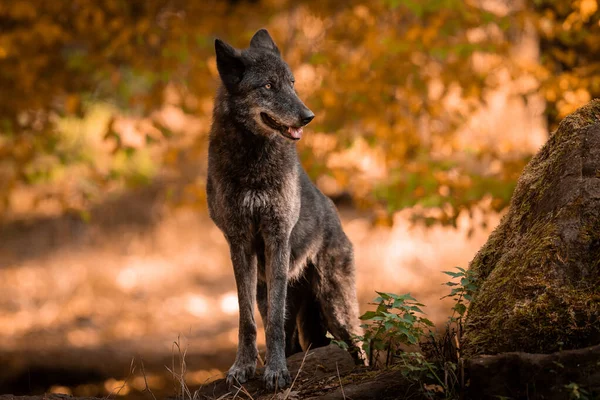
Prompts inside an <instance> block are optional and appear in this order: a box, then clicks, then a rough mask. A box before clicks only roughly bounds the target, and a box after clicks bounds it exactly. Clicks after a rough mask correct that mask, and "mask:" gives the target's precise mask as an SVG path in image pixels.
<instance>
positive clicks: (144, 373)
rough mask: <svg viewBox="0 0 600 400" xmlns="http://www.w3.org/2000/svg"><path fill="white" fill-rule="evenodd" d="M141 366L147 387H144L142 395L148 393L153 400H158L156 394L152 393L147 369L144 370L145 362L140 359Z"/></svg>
mask: <svg viewBox="0 0 600 400" xmlns="http://www.w3.org/2000/svg"><path fill="white" fill-rule="evenodd" d="M140 366H141V368H142V376H143V377H144V385H145V386H146V387H144V390H142V393H145V392H148V393H150V396H152V398H153V399H154V400H156V396H155V395H154V393H152V390H151V389H150V386H148V379H147V377H146V369H145V368H144V360H143V359H141V358H140Z"/></svg>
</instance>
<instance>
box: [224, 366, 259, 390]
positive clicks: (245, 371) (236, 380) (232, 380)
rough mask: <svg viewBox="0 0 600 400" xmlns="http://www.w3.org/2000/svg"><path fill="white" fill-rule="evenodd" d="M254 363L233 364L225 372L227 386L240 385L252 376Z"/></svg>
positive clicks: (254, 369)
mask: <svg viewBox="0 0 600 400" xmlns="http://www.w3.org/2000/svg"><path fill="white" fill-rule="evenodd" d="M254 372H256V361H255V362H254V363H248V364H242V363H235V364H233V365H232V366H231V368H229V371H228V372H227V386H232V385H240V384H242V383H244V382H246V381H247V380H248V379H250V378H252V377H253V376H254Z"/></svg>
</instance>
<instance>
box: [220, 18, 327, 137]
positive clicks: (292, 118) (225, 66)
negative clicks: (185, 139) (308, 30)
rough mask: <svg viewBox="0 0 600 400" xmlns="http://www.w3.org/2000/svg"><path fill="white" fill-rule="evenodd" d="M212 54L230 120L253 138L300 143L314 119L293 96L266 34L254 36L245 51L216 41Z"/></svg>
mask: <svg viewBox="0 0 600 400" xmlns="http://www.w3.org/2000/svg"><path fill="white" fill-rule="evenodd" d="M215 52H216V54H217V69H218V70H219V75H220V76H221V80H222V81H223V86H224V90H225V91H226V92H227V98H228V102H229V103H230V104H228V109H229V112H230V113H231V114H232V117H233V118H235V119H236V120H237V121H239V122H241V123H242V124H244V125H245V126H246V127H247V128H248V129H249V130H250V131H252V132H254V133H257V134H262V135H266V136H273V135H275V134H281V135H283V136H284V137H286V138H288V139H291V140H298V139H300V137H301V136H302V127H303V126H305V125H306V124H308V123H309V122H310V121H312V119H313V118H314V117H315V115H314V114H313V112H312V111H310V110H309V109H308V107H306V106H305V105H304V103H303V102H302V100H300V98H299V97H298V95H297V94H296V91H295V90H294V75H292V71H291V70H290V67H289V66H288V65H287V64H286V62H285V61H283V59H282V58H281V54H280V53H279V49H278V48H277V45H275V42H273V39H271V36H270V35H269V32H267V30H266V29H261V30H259V31H258V32H256V33H255V34H254V36H253V37H252V40H251V41H250V47H249V48H247V49H245V50H237V49H234V48H233V47H231V46H230V45H228V44H227V43H225V42H223V41H222V40H219V39H216V40H215Z"/></svg>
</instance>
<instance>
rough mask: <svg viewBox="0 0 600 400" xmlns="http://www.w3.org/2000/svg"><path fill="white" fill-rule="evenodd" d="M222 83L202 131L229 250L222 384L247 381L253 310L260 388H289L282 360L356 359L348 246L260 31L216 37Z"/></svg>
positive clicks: (289, 81)
mask: <svg viewBox="0 0 600 400" xmlns="http://www.w3.org/2000/svg"><path fill="white" fill-rule="evenodd" d="M215 52H216V60H217V70H218V72H219V76H220V78H221V85H220V86H219V89H218V90H217V95H216V98H215V103H214V110H213V121H212V126H211V131H210V135H209V151H208V176H207V185H206V192H207V200H208V209H209V214H210V217H211V219H212V220H213V221H214V223H215V224H216V225H217V226H218V227H219V229H220V230H221V231H222V232H223V234H224V236H225V238H226V240H227V242H228V244H229V249H230V255H231V262H232V264H233V271H234V276H235V281H236V286H237V293H238V302H239V344H238V349H237V355H236V359H235V362H234V364H233V366H232V367H231V368H230V369H229V371H228V373H227V382H228V383H229V384H230V385H231V384H233V383H243V382H245V381H246V380H248V379H249V378H251V377H253V376H254V373H255V369H256V360H257V356H258V350H257V347H256V322H255V319H254V305H255V303H257V304H258V309H259V312H260V315H261V317H262V320H263V324H264V326H265V333H266V347H267V353H266V366H265V372H264V382H265V386H266V388H267V389H268V390H273V389H276V388H277V387H279V388H284V387H286V386H289V384H290V383H291V378H290V374H289V372H288V369H287V365H286V355H289V354H291V353H294V352H297V351H301V350H306V349H307V348H308V347H309V346H312V347H313V348H314V347H318V346H324V345H327V344H328V343H329V342H330V339H328V338H327V336H326V334H327V332H329V333H331V335H332V336H333V337H334V338H335V339H337V340H340V341H344V342H346V343H347V344H348V346H349V347H350V349H352V352H353V354H354V355H355V358H356V360H357V362H360V361H361V359H360V355H359V353H360V348H359V347H360V346H359V345H358V344H357V342H356V340H355V338H356V337H357V336H359V335H360V334H361V328H360V325H359V319H358V302H357V299H356V289H355V268H354V256H353V249H352V244H351V243H350V240H349V239H348V238H347V237H346V235H345V234H344V231H343V230H342V226H341V223H340V219H339V217H338V214H337V211H336V208H335V206H334V204H333V202H332V201H331V200H330V199H329V198H328V197H326V196H325V195H324V194H323V193H321V192H320V191H319V189H317V187H316V186H315V185H313V183H312V182H311V181H310V179H309V177H308V175H307V174H306V172H305V171H304V169H303V168H302V166H301V165H300V162H299V160H298V155H297V151H296V141H298V140H299V139H300V138H301V137H302V134H303V127H304V126H306V125H307V124H308V123H309V122H311V121H312V119H313V118H314V114H313V112H312V111H311V110H310V109H308V107H306V105H304V103H303V102H302V100H300V98H299V97H298V95H297V93H296V91H295V89H294V75H293V74H292V71H291V70H290V67H289V66H288V65H287V64H286V62H285V61H284V60H283V59H282V57H281V54H280V52H279V49H278V47H277V45H276V44H275V42H274V41H273V39H272V38H271V36H270V35H269V33H268V32H267V30H265V29H261V30H259V31H257V32H256V33H255V34H254V36H253V37H252V39H251V41H250V47H249V48H247V49H244V50H238V49H235V48H233V47H232V46H230V45H229V44H227V43H225V42H223V41H221V40H219V39H216V40H215Z"/></svg>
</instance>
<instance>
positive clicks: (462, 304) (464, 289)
mask: <svg viewBox="0 0 600 400" xmlns="http://www.w3.org/2000/svg"><path fill="white" fill-rule="evenodd" d="M456 269H457V270H458V272H452V271H442V272H443V273H444V274H446V275H448V276H451V277H452V278H453V279H456V278H459V279H460V281H459V282H453V281H448V282H446V283H444V285H446V286H450V287H452V290H451V291H450V294H448V295H446V296H444V297H442V299H445V298H447V297H451V298H453V299H454V300H455V303H454V306H453V307H452V315H451V316H450V317H449V321H448V322H449V323H450V324H453V323H456V324H458V325H460V327H461V328H462V323H463V320H464V317H465V314H466V312H467V304H468V303H469V302H471V301H472V300H473V295H474V294H475V292H476V291H477V285H476V284H475V282H476V281H475V278H476V277H475V275H474V274H473V273H472V272H471V271H467V270H465V269H464V268H461V267H456Z"/></svg>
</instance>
